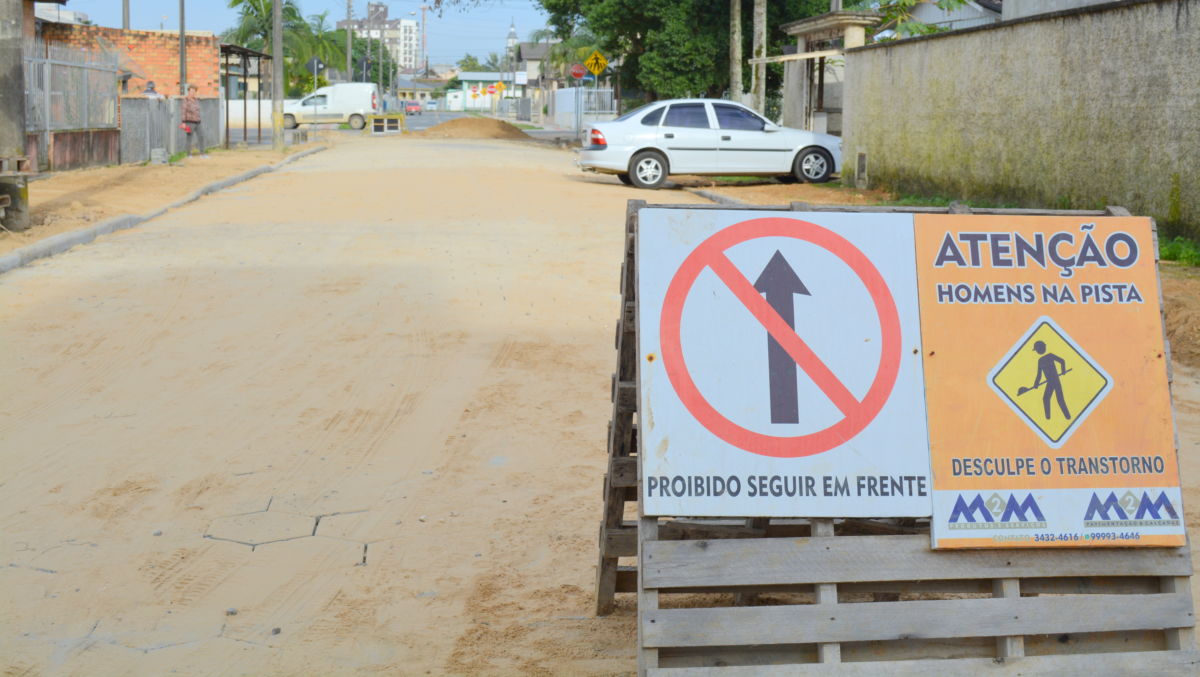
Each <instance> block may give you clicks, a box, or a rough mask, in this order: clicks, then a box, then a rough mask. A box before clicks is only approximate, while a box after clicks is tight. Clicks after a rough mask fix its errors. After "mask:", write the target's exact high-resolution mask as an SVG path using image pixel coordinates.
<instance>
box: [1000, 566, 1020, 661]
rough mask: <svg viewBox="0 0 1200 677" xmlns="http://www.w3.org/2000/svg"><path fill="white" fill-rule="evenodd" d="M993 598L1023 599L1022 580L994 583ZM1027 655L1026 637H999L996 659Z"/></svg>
mask: <svg viewBox="0 0 1200 677" xmlns="http://www.w3.org/2000/svg"><path fill="white" fill-rule="evenodd" d="M992 597H997V598H1002V599H1020V598H1021V580H1020V579H1018V578H997V579H996V580H994V581H992ZM1024 655H1025V638H1024V637H997V638H996V658H997V659H999V660H1007V659H1009V658H1019V657H1021V656H1024Z"/></svg>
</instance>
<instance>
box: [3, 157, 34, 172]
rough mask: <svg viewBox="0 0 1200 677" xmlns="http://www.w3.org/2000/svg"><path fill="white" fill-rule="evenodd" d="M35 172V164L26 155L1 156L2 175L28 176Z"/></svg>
mask: <svg viewBox="0 0 1200 677" xmlns="http://www.w3.org/2000/svg"><path fill="white" fill-rule="evenodd" d="M33 173H34V171H33V166H32V165H31V164H30V162H29V158H28V157H26V156H24V155H22V156H17V157H0V176H28V175H30V174H33Z"/></svg>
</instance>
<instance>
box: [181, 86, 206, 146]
mask: <svg viewBox="0 0 1200 677" xmlns="http://www.w3.org/2000/svg"><path fill="white" fill-rule="evenodd" d="M198 91H199V90H198V89H197V87H196V85H188V88H187V96H186V97H184V99H183V115H182V116H181V117H182V118H183V129H184V131H185V132H187V154H188V156H189V157H190V156H191V154H192V139H193V138H194V139H195V141H196V150H197V151H199V153H200V155H204V139H203V138H201V136H200V99H198V98H196V93H197V92H198Z"/></svg>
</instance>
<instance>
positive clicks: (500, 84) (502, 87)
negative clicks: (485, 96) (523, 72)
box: [496, 82, 508, 92]
mask: <svg viewBox="0 0 1200 677" xmlns="http://www.w3.org/2000/svg"><path fill="white" fill-rule="evenodd" d="M506 89H508V87H506V86H505V84H504V83H503V82H497V83H496V91H497V92H503V91H504V90H506Z"/></svg>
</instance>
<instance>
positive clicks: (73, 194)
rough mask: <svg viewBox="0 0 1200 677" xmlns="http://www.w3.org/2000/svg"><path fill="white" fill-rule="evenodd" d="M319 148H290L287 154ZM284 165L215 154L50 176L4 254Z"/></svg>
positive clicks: (7, 238)
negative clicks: (23, 226) (257, 170)
mask: <svg viewBox="0 0 1200 677" xmlns="http://www.w3.org/2000/svg"><path fill="white" fill-rule="evenodd" d="M326 136H329V135H326ZM323 143H324V144H326V145H328V144H329V143H331V141H329V140H325V141H323ZM316 145H317V144H316V143H313V144H309V145H304V146H289V147H288V152H289V153H295V152H299V151H302V150H304V149H306V148H310V147H313V146H316ZM281 159H282V158H281V156H280V155H279V153H276V152H274V151H271V150H261V149H259V150H233V151H222V150H214V151H213V152H211V153H209V154H208V155H206V156H204V157H191V158H186V159H183V160H181V161H180V162H177V163H175V164H171V165H119V166H112V167H89V168H87V169H77V170H72V171H68V172H55V173H52V174H50V175H49V176H47V177H45V178H41V179H38V180H36V181H33V182H31V183H30V184H29V200H30V206H31V210H30V221H31V222H32V224H33V227H32V228H30V229H29V230H26V231H22V232H10V231H7V230H4V231H0V254H7V253H8V252H10V251H12V250H14V249H19V248H21V247H27V246H29V245H31V244H33V243H35V242H37V241H38V240H42V239H45V238H47V237H50V236H51V235H58V234H59V233H66V232H69V231H72V230H78V229H80V228H84V227H86V226H88V225H91V224H93V223H98V222H100V221H104V220H105V219H110V218H113V217H114V216H122V215H124V214H145V213H147V212H151V211H154V210H155V209H157V208H159V207H165V206H166V205H168V204H170V203H172V202H174V201H175V200H178V199H180V198H183V197H185V196H187V195H190V194H191V193H193V192H195V191H196V190H198V189H200V188H201V187H203V186H205V185H207V184H210V183H212V182H213V181H216V180H218V179H223V178H226V177H229V176H233V175H235V174H240V173H242V172H245V171H247V170H250V169H254V168H256V167H261V166H263V165H269V164H274V163H276V162H279V161H280V160H281Z"/></svg>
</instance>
